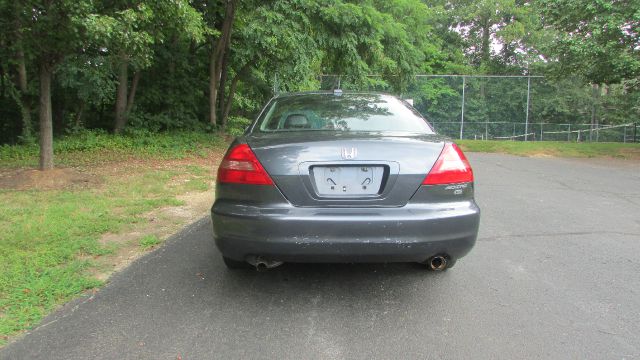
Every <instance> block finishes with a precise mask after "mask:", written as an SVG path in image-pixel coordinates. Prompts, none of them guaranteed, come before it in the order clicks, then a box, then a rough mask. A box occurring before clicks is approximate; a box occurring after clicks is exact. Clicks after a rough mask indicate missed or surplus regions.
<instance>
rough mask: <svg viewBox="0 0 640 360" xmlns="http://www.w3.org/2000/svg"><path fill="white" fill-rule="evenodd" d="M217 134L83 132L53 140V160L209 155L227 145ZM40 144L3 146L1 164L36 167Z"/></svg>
mask: <svg viewBox="0 0 640 360" xmlns="http://www.w3.org/2000/svg"><path fill="white" fill-rule="evenodd" d="M224 144H225V140H224V139H223V138H221V137H220V136H218V135H215V134H210V133H203V132H173V133H149V132H136V133H134V134H128V135H121V136H119V135H112V134H107V133H104V132H96V131H83V132H80V133H77V134H74V135H70V136H66V137H63V138H60V139H55V140H54V159H55V162H56V165H57V166H77V165H91V164H95V163H100V162H103V161H123V160H127V159H129V158H131V157H136V158H141V159H182V158H186V157H189V156H206V154H207V150H210V149H215V148H219V147H221V146H222V147H224ZM38 154H39V147H38V145H37V144H29V145H11V146H10V145H1V146H0V167H5V168H6V167H12V168H15V167H35V166H37V165H38Z"/></svg>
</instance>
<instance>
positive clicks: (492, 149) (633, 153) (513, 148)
mask: <svg viewBox="0 0 640 360" xmlns="http://www.w3.org/2000/svg"><path fill="white" fill-rule="evenodd" d="M456 142H457V143H458V144H459V145H460V146H461V147H462V149H463V150H464V151H471V152H488V153H504V154H513V155H519V156H541V155H542V156H544V155H548V156H559V157H580V158H593V157H612V158H621V159H640V144H628V143H627V144H624V143H569V142H555V141H537V142H534V141H527V142H524V141H482V140H458V141H456Z"/></svg>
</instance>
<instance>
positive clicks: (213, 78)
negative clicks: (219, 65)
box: [209, 50, 218, 126]
mask: <svg viewBox="0 0 640 360" xmlns="http://www.w3.org/2000/svg"><path fill="white" fill-rule="evenodd" d="M216 58H217V56H216V53H215V50H214V51H212V52H211V56H210V58H209V123H210V124H211V125H213V126H215V125H216V122H217V119H216V113H217V110H216V100H217V99H218V77H217V72H216Z"/></svg>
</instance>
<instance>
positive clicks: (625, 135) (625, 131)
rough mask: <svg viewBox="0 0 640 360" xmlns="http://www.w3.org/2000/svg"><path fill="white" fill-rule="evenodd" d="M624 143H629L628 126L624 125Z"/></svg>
mask: <svg viewBox="0 0 640 360" xmlns="http://www.w3.org/2000/svg"><path fill="white" fill-rule="evenodd" d="M622 142H623V143H626V142H627V124H625V125H624V133H622Z"/></svg>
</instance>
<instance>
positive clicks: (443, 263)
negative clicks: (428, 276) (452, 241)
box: [427, 255, 447, 271]
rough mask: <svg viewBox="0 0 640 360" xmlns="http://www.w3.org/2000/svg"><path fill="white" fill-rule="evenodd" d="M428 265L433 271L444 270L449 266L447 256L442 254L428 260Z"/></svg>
mask: <svg viewBox="0 0 640 360" xmlns="http://www.w3.org/2000/svg"><path fill="white" fill-rule="evenodd" d="M427 266H428V267H429V269H430V270H433V271H442V270H444V269H446V268H447V258H446V257H444V256H442V255H436V256H434V257H432V258H431V259H429V261H427Z"/></svg>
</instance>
